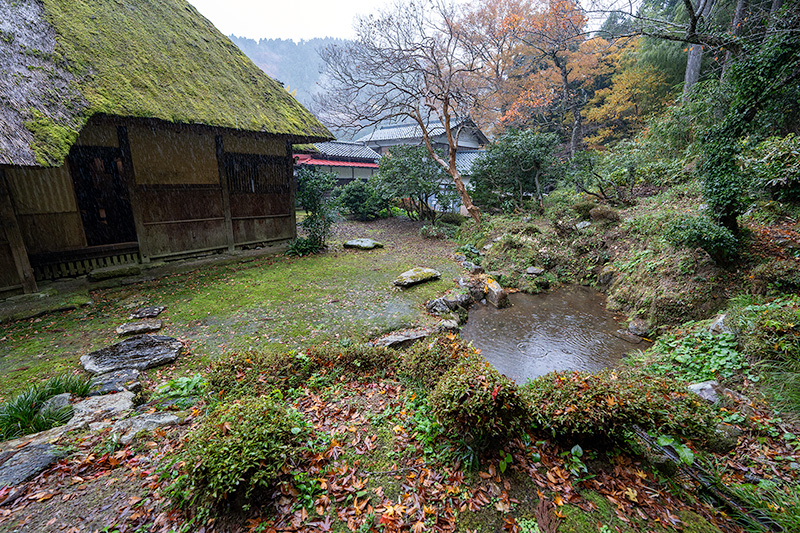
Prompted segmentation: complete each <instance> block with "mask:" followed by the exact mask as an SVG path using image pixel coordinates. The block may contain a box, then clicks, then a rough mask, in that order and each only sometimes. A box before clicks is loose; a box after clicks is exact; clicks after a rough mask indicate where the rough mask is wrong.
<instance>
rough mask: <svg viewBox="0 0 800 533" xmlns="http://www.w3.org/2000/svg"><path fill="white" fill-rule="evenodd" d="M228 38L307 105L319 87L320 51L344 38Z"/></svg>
mask: <svg viewBox="0 0 800 533" xmlns="http://www.w3.org/2000/svg"><path fill="white" fill-rule="evenodd" d="M230 39H231V41H233V43H234V44H235V45H236V46H238V47H239V49H240V50H241V51H242V52H244V53H245V55H246V56H247V57H249V58H250V59H251V60H252V61H253V63H255V64H256V65H258V66H259V67H260V68H261V70H263V71H264V72H266V73H267V74H269V75H270V76H271V77H272V78H273V79H275V80H277V81H279V82H281V83H283V85H284V87H286V88H287V89H288V90H289V92H295V91H297V92H296V98H297V100H298V101H299V102H300V103H301V104H303V105H304V106H306V107H310V106H311V104H312V101H313V95H314V93H316V92H317V91H318V90H319V87H318V85H317V82H318V81H319V79H320V70H321V68H322V59H320V56H319V50H320V49H321V48H323V47H325V46H327V45H329V44H334V43H343V42H344V39H335V38H333V37H324V38H316V39H311V40H308V41H305V40H302V41H300V42H294V41H293V40H292V39H259V40H258V41H256V40H254V39H247V38H245V37H236V36H234V35H231V36H230Z"/></svg>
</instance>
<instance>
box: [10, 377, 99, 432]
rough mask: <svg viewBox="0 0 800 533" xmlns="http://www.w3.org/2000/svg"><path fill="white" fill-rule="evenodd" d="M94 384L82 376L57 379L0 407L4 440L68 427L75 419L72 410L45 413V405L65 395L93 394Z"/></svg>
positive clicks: (48, 381)
mask: <svg viewBox="0 0 800 533" xmlns="http://www.w3.org/2000/svg"><path fill="white" fill-rule="evenodd" d="M91 388H92V385H91V381H90V380H88V379H86V378H84V377H81V376H70V375H63V376H56V377H53V378H50V379H48V380H47V381H45V382H44V383H38V384H34V385H31V386H29V387H28V388H27V389H25V390H23V391H22V392H21V393H19V394H18V395H16V396H15V397H14V398H11V399H10V400H8V401H5V402H3V403H2V404H0V440H8V439H13V438H15V437H21V436H22V435H29V434H31V433H38V432H39V431H45V430H48V429H50V428H53V427H56V426H60V425H63V424H66V423H67V422H68V421H69V419H70V418H71V417H72V407H70V406H66V407H63V408H61V409H42V406H43V405H44V403H45V402H46V401H47V400H49V399H50V398H52V397H53V396H58V395H59V394H63V393H65V392H69V393H70V394H73V395H75V396H86V395H88V394H89V391H90V390H91Z"/></svg>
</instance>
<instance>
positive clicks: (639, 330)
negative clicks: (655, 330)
mask: <svg viewBox="0 0 800 533" xmlns="http://www.w3.org/2000/svg"><path fill="white" fill-rule="evenodd" d="M647 331H648V327H647V321H646V320H642V319H641V318H634V319H633V320H631V323H630V324H628V332H629V333H632V334H634V335H636V336H637V337H646V336H647Z"/></svg>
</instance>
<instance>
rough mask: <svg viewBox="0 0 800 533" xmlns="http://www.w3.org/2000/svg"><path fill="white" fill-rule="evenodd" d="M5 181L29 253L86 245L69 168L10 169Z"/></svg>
mask: <svg viewBox="0 0 800 533" xmlns="http://www.w3.org/2000/svg"><path fill="white" fill-rule="evenodd" d="M6 178H7V180H8V186H9V189H10V192H11V197H12V198H13V201H14V209H15V211H16V214H17V220H18V222H19V226H20V230H21V231H22V237H23V240H24V241H25V246H26V247H27V249H28V254H40V253H46V252H58V251H63V250H70V249H75V248H81V247H83V246H86V237H85V236H84V233H83V223H82V221H81V215H80V212H79V210H78V204H77V202H76V201H75V191H74V189H73V185H72V177H71V176H70V173H69V165H67V164H66V163H65V164H64V165H62V166H60V167H54V168H29V167H14V168H9V169H7V170H6Z"/></svg>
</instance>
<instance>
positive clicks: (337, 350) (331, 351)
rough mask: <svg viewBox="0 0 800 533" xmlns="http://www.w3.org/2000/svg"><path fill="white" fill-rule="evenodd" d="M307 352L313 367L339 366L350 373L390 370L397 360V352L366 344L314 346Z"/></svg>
mask: <svg viewBox="0 0 800 533" xmlns="http://www.w3.org/2000/svg"><path fill="white" fill-rule="evenodd" d="M307 354H308V357H309V358H311V361H312V365H313V366H314V367H325V368H340V369H342V370H346V371H348V372H351V373H358V372H378V371H391V370H394V369H395V366H396V361H397V352H395V351H393V350H389V349H388V348H384V347H382V346H370V345H368V344H351V345H350V346H337V345H330V344H329V345H325V346H316V347H312V348H310V349H308V350H307Z"/></svg>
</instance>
